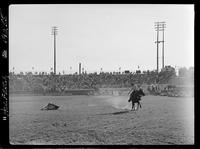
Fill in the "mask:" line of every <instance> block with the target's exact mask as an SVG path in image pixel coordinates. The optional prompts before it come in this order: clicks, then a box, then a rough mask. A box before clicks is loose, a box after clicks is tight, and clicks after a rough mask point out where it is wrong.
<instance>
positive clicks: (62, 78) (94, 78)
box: [9, 69, 192, 95]
mask: <svg viewBox="0 0 200 149" xmlns="http://www.w3.org/2000/svg"><path fill="white" fill-rule="evenodd" d="M187 79H188V78H185V77H179V76H176V74H175V71H174V69H172V71H168V70H167V71H161V72H160V73H159V74H158V75H157V73H156V72H155V71H144V72H143V73H128V74H127V73H115V74H113V73H104V72H102V73H100V74H97V73H90V74H86V73H84V74H80V75H77V74H70V75H54V74H48V75H47V74H45V73H38V74H37V75H33V74H31V73H26V74H22V73H21V74H16V75H14V74H13V73H10V75H9V93H10V94H43V95H49V94H57V95H72V94H73V95H74V94H85V95H90V94H94V93H95V91H96V92H97V91H98V89H100V88H116V89H117V88H129V87H130V84H131V83H135V84H140V85H144V84H146V85H147V86H148V87H147V88H148V90H147V91H148V93H152V94H155V91H154V92H152V91H151V89H152V88H151V87H150V86H151V85H152V84H156V85H157V86H158V87H157V88H158V89H157V91H156V94H160V93H161V92H162V93H163V91H164V90H165V91H166V89H168V86H169V85H173V86H178V87H179V88H181V87H180V86H183V85H185V84H181V83H183V82H184V81H183V80H187ZM189 80H191V79H189ZM190 82H192V81H190ZM190 84H192V83H190ZM179 90H180V89H179Z"/></svg>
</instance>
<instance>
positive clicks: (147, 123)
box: [9, 96, 194, 145]
mask: <svg viewBox="0 0 200 149" xmlns="http://www.w3.org/2000/svg"><path fill="white" fill-rule="evenodd" d="M127 100H128V96H15V97H14V96H11V97H10V98H9V113H10V119H9V129H10V130H9V135H10V143H11V144H45V145H46V144H54V145H55V144H58V145H68V144H70V145H71V144H79V145H84V144H87V145H91V144H94V145H101V144H106V145H109V144H114V145H116V144H128V145H130V144H132V145H147V144H148V145H152V144H153V145H166V144H194V98H189V97H187V98H184V97H182V98H174V97H165V96H145V97H143V98H142V101H141V104H142V108H141V109H139V110H138V111H130V110H127V109H130V108H131V105H130V103H128V102H127ZM49 102H53V103H55V104H57V105H59V106H60V108H59V109H58V110H50V111H42V110H40V109H41V108H42V107H43V106H45V105H47V104H48V103H49Z"/></svg>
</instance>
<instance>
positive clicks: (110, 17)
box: [9, 4, 194, 73]
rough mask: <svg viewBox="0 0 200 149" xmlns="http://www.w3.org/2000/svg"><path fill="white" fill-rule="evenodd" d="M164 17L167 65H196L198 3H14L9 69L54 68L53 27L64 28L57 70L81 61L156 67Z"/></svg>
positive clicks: (96, 65) (92, 67)
mask: <svg viewBox="0 0 200 149" xmlns="http://www.w3.org/2000/svg"><path fill="white" fill-rule="evenodd" d="M158 21H159V22H160V21H161V22H162V21H165V22H166V29H165V45H164V48H165V52H164V54H165V65H171V66H173V67H176V68H179V67H187V68H188V67H191V66H194V5H175V4H173V5H165V4H162V5H160V4H159V5H158V4H157V5H153V4H146V5H145V4H142V5H139V4H62V5H59V4H54V5H51V4H41V5H25V4H24V5H10V6H9V70H10V71H12V70H13V67H14V71H15V72H16V73H18V72H20V71H23V72H25V71H32V67H34V71H46V72H50V68H52V67H53V64H54V62H53V60H54V55H53V54H54V38H53V35H52V34H51V33H52V26H57V27H58V34H57V36H56V63H57V65H56V69H57V72H63V71H64V72H65V73H74V72H78V64H79V63H81V64H82V67H84V70H86V71H87V72H95V71H96V72H99V71H100V70H101V68H102V70H103V71H119V69H120V68H121V69H120V71H124V70H130V71H135V70H136V69H138V66H139V68H140V69H141V70H155V69H156V67H157V60H156V57H157V49H156V48H157V46H156V43H155V41H156V35H157V34H156V31H155V22H158ZM159 36H160V37H162V34H161V33H160V34H159ZM160 40H161V38H160ZM159 46H160V47H159V69H160V68H161V66H162V59H161V58H162V45H161V44H160V45H159ZM70 67H71V68H70Z"/></svg>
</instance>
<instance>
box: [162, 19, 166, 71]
mask: <svg viewBox="0 0 200 149" xmlns="http://www.w3.org/2000/svg"><path fill="white" fill-rule="evenodd" d="M162 28H163V40H162V68H163V69H164V67H165V63H164V59H165V57H164V28H165V24H164V23H163V24H162Z"/></svg>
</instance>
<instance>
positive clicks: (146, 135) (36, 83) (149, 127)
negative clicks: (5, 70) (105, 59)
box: [9, 22, 194, 145]
mask: <svg viewBox="0 0 200 149" xmlns="http://www.w3.org/2000/svg"><path fill="white" fill-rule="evenodd" d="M155 26H156V32H157V35H158V33H160V34H161V33H163V39H159V38H158V37H157V40H156V42H155V44H154V43H152V45H157V49H156V48H155V51H156V50H157V58H156V59H155V62H156V60H157V69H156V68H155V70H141V69H140V67H141V66H138V64H137V63H135V64H133V65H134V66H138V67H137V69H135V70H134V69H132V70H125V69H123V68H121V67H120V68H119V70H117V71H116V69H115V71H110V72H108V71H103V68H101V71H96V72H95V71H93V72H90V73H88V72H87V71H86V69H85V68H83V65H84V62H83V61H81V60H80V61H81V62H80V61H76V62H74V63H77V69H76V70H77V72H73V73H70V72H69V71H68V72H67V71H63V72H58V71H56V38H55V37H56V35H57V27H56V26H54V27H53V28H52V35H53V39H54V40H53V41H54V48H53V50H52V51H50V52H52V53H54V61H53V63H52V64H54V65H53V66H51V67H52V68H50V69H49V70H50V71H49V72H47V71H46V72H39V71H36V70H37V69H38V68H36V67H35V68H34V67H32V66H34V65H32V66H30V68H29V69H31V67H32V71H28V72H26V71H23V72H22V71H21V72H20V71H19V72H18V73H16V72H17V70H16V68H15V67H14V66H12V67H10V72H9V126H10V127H9V141H10V144H12V145H191V144H194V67H189V68H186V67H175V66H171V65H168V64H164V53H163V59H162V66H161V68H160V69H159V60H158V57H159V55H158V50H159V49H158V48H159V46H158V45H159V44H163V46H162V47H163V52H164V28H165V22H156V23H155ZM161 37H162V36H161ZM58 50H59V48H58ZM155 53H156V52H155ZM155 57H156V56H155ZM58 58H59V57H58ZM66 61H67V60H66ZM115 63H119V64H117V65H118V66H120V65H121V64H120V62H115ZM130 63H131V62H130ZM66 67H68V66H66ZM94 69H95V70H100V69H99V68H94ZM122 69H123V71H121V70H122ZM113 70H114V68H113Z"/></svg>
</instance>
